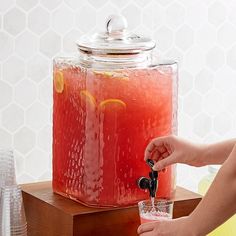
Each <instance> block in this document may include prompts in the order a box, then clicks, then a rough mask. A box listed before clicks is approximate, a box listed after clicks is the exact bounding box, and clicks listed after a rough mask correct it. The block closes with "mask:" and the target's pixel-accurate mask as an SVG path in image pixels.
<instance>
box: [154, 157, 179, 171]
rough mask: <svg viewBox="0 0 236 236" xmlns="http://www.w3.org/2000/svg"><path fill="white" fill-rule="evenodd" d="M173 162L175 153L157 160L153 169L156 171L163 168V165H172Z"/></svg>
mask: <svg viewBox="0 0 236 236" xmlns="http://www.w3.org/2000/svg"><path fill="white" fill-rule="evenodd" d="M174 163H175V155H174V154H171V155H170V156H169V157H167V158H163V159H161V160H159V161H158V162H157V163H156V164H155V165H154V166H153V168H152V169H153V170H156V171H160V170H163V169H164V168H165V167H167V166H169V165H172V164H174Z"/></svg>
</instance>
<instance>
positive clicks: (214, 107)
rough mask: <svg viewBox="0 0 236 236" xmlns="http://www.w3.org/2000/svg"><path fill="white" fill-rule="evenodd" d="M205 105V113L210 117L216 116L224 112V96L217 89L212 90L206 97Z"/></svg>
mask: <svg viewBox="0 0 236 236" xmlns="http://www.w3.org/2000/svg"><path fill="white" fill-rule="evenodd" d="M203 104H204V106H203V109H204V111H205V112H206V113H207V114H209V115H212V116H215V115H217V114H219V113H220V112H222V109H223V96H222V94H221V93H220V92H219V91H217V90H216V89H211V90H210V92H209V93H207V95H206V96H205V97H204V100H203Z"/></svg>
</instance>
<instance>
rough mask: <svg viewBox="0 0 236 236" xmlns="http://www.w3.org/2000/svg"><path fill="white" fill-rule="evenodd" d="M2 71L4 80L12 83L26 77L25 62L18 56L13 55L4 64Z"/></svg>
mask: <svg viewBox="0 0 236 236" xmlns="http://www.w3.org/2000/svg"><path fill="white" fill-rule="evenodd" d="M2 71H3V72H2V73H3V79H4V80H6V81H8V82H9V83H11V84H16V83H17V82H19V81H20V80H22V79H23V78H24V75H25V63H24V61H23V60H22V59H21V58H19V57H17V56H11V57H10V58H8V59H7V61H6V62H5V63H4V64H3V68H2Z"/></svg>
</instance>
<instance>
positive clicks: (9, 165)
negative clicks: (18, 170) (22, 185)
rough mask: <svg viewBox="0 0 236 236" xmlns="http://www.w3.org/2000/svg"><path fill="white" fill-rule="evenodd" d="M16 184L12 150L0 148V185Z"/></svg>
mask: <svg viewBox="0 0 236 236" xmlns="http://www.w3.org/2000/svg"><path fill="white" fill-rule="evenodd" d="M15 184H16V175H15V163H14V156H13V151H12V150H10V149H0V187H4V186H11V185H15Z"/></svg>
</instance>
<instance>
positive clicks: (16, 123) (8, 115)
mask: <svg viewBox="0 0 236 236" xmlns="http://www.w3.org/2000/svg"><path fill="white" fill-rule="evenodd" d="M2 124H3V126H4V127H5V128H6V129H8V130H9V131H11V132H14V131H16V130H17V129H18V128H20V127H21V126H22V125H23V124H24V111H23V110H22V109H21V108H20V107H19V106H17V105H16V104H12V105H10V106H8V107H7V108H6V109H5V110H3V112H2Z"/></svg>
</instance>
